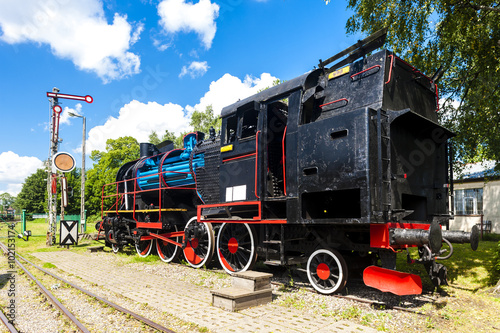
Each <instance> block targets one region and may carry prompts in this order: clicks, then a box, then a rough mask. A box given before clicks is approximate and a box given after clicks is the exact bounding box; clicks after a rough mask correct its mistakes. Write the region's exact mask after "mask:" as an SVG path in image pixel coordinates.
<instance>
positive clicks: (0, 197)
mask: <svg viewBox="0 0 500 333" xmlns="http://www.w3.org/2000/svg"><path fill="white" fill-rule="evenodd" d="M15 202H16V197H14V196H12V195H10V194H9V193H7V192H5V193H2V194H0V212H4V211H6V210H7V209H8V208H10V207H14V204H15Z"/></svg>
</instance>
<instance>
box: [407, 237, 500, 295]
mask: <svg viewBox="0 0 500 333" xmlns="http://www.w3.org/2000/svg"><path fill="white" fill-rule="evenodd" d="M497 237H500V235H492V236H490V237H489V238H488V239H491V240H484V241H480V242H479V247H478V249H477V251H472V249H471V247H470V245H469V244H453V248H454V252H453V255H452V256H451V258H450V259H447V260H438V263H441V264H443V265H445V266H446V267H447V268H448V283H449V284H453V285H456V286H457V287H459V288H464V289H467V290H470V291H478V290H482V289H486V288H489V287H490V286H491V284H492V280H491V271H492V267H493V258H494V254H495V251H496V247H497V242H496V241H494V240H495V239H496V238H497ZM410 254H411V257H412V258H413V259H417V258H418V253H417V249H416V248H411V249H410ZM397 269H398V270H399V271H402V272H409V273H413V274H417V275H419V276H421V277H422V283H423V287H424V290H432V289H433V285H432V283H431V282H430V280H429V278H428V277H427V272H426V271H425V269H424V267H423V265H421V264H418V263H417V264H407V263H406V252H404V253H400V254H398V258H397Z"/></svg>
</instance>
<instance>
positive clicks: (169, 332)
mask: <svg viewBox="0 0 500 333" xmlns="http://www.w3.org/2000/svg"><path fill="white" fill-rule="evenodd" d="M0 248H1V249H2V251H3V252H4V253H7V252H8V249H7V247H6V246H5V245H4V244H3V243H0ZM16 257H19V258H20V259H22V260H23V261H24V262H26V263H28V264H30V265H31V266H33V267H34V268H36V269H37V270H39V271H41V272H43V273H45V274H47V275H49V276H51V277H52V278H54V279H57V280H59V281H61V282H63V283H65V284H67V285H69V286H71V287H72V288H74V289H76V290H78V291H80V292H82V293H84V294H86V295H87V296H89V297H92V298H94V299H96V300H98V301H100V302H103V303H105V304H106V305H108V306H110V307H112V308H114V309H115V310H117V311H119V312H122V313H124V314H126V315H128V316H130V317H132V318H134V319H135V320H138V321H139V322H141V323H144V324H146V325H148V326H150V327H152V328H154V329H156V330H158V331H159V332H165V333H175V332H174V331H172V330H170V329H168V328H166V327H164V326H162V325H160V324H158V323H156V322H154V321H152V320H149V319H148V318H145V317H143V316H141V315H139V314H137V313H135V312H133V311H130V310H128V309H126V308H124V307H122V306H120V305H118V304H115V303H113V302H111V301H109V300H107V299H105V298H103V297H100V296H98V295H96V294H94V293H92V292H90V291H88V290H85V289H83V288H81V287H79V286H77V285H75V284H73V283H72V282H69V281H67V280H65V279H63V278H61V277H59V276H57V275H56V274H54V273H52V272H49V271H48V270H46V269H43V268H42V267H39V266H37V265H35V264H34V263H32V262H31V261H29V260H28V259H26V258H24V257H22V256H21V255H19V254H16ZM15 262H16V264H17V265H18V266H19V267H20V268H21V269H22V270H23V271H24V272H25V274H26V275H27V276H28V277H29V278H30V279H31V280H32V281H33V282H34V283H35V284H36V285H37V286H38V287H39V289H40V290H41V291H42V292H43V293H44V294H45V296H46V297H47V299H48V300H50V301H51V303H52V304H53V305H54V306H55V307H57V308H58V309H59V310H60V311H61V313H62V314H64V316H66V318H68V319H69V320H70V321H71V322H72V323H73V324H74V325H75V326H76V327H77V328H78V330H79V331H80V332H84V333H87V332H88V333H90V331H89V330H88V329H87V328H86V327H85V326H84V325H83V324H82V323H81V322H80V321H79V320H78V319H77V318H76V317H75V316H74V315H73V314H72V313H71V312H70V311H69V310H68V309H67V308H66V307H65V306H64V305H63V304H62V303H61V302H60V301H59V300H58V299H57V298H56V297H55V296H54V295H53V294H52V293H51V292H50V291H49V290H48V289H47V288H46V287H45V286H44V285H43V284H42V283H41V282H40V281H39V280H38V279H37V278H36V277H35V276H34V275H33V274H32V273H31V272H30V271H29V270H28V269H27V268H26V267H25V266H24V265H23V264H22V263H21V262H20V261H19V260H18V259H17V258H15ZM0 320H1V321H2V322H3V323H4V325H5V326H6V327H7V329H8V330H9V331H10V332H13V333H14V332H18V331H17V329H16V328H15V326H13V325H12V324H11V323H9V320H8V319H7V317H6V316H5V315H4V314H3V313H2V312H0Z"/></svg>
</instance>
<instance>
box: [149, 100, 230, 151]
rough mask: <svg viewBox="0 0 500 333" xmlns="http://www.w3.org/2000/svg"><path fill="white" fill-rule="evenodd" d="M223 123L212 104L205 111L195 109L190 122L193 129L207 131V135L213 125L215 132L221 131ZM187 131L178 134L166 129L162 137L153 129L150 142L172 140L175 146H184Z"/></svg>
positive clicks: (157, 142)
mask: <svg viewBox="0 0 500 333" xmlns="http://www.w3.org/2000/svg"><path fill="white" fill-rule="evenodd" d="M221 125H222V118H220V117H219V116H216V115H214V110H213V108H212V105H208V106H207V107H206V108H205V111H203V112H202V111H198V110H194V111H193V114H192V115H191V120H190V122H189V126H191V128H192V131H200V132H203V133H205V134H206V135H208V134H209V130H210V127H213V128H214V129H215V132H216V133H218V132H219V131H220V127H221ZM187 133H189V132H183V133H180V134H179V135H178V136H176V135H175V133H172V132H170V131H169V130H165V133H164V134H163V136H162V137H161V138H160V137H159V136H158V133H156V132H155V131H153V132H151V134H150V135H149V142H150V143H152V144H154V145H157V144H159V143H161V142H163V141H165V140H170V141H172V142H173V143H174V146H175V148H182V147H183V145H184V143H183V140H184V136H185V135H186V134H187Z"/></svg>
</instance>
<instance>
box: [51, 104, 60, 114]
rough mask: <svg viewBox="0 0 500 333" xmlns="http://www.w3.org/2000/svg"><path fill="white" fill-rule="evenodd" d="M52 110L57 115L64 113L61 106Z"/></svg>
mask: <svg viewBox="0 0 500 333" xmlns="http://www.w3.org/2000/svg"><path fill="white" fill-rule="evenodd" d="M52 110H54V112H55V113H61V112H62V107H61V106H60V105H54V107H53V108H52Z"/></svg>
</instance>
